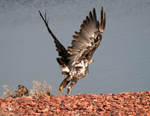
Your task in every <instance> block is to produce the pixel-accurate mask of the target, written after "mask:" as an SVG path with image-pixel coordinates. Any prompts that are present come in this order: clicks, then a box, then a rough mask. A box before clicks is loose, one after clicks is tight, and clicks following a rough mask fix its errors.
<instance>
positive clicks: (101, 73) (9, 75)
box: [0, 0, 150, 96]
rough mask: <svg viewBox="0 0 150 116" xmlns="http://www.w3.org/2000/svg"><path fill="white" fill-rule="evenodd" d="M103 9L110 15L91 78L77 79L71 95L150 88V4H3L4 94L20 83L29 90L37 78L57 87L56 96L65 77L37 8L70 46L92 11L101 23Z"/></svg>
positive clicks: (26, 0)
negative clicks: (93, 10) (75, 34)
mask: <svg viewBox="0 0 150 116" xmlns="http://www.w3.org/2000/svg"><path fill="white" fill-rule="evenodd" d="M101 6H103V7H104V11H105V12H106V29H105V32H104V35H103V40H102V42H101V45H100V46H99V48H98V49H97V50H96V52H95V54H94V55H93V57H92V59H93V60H94V63H92V64H90V66H89V70H90V72H89V75H88V76H86V77H84V78H83V79H81V80H80V81H78V83H77V85H76V86H74V88H73V89H72V92H71V95H75V94H79V93H93V94H101V93H105V94H107V93H122V92H137V91H148V90H150V1H149V0H132V1H130V0H111V1H110V0H98V1H97V0H94V1H93V0H82V1H81V0H72V1H70V0H43V1H40V0H32V1H30V0H22V1H18V0H13V1H10V0H1V1H0V96H2V95H3V92H4V88H3V87H2V86H3V85H8V86H9V87H10V89H11V91H13V90H14V89H15V88H17V85H18V84H22V85H25V86H26V87H27V88H28V89H29V90H30V89H32V88H33V81H34V80H38V81H40V82H41V83H43V82H44V80H45V81H46V82H47V83H48V84H49V85H51V86H52V87H53V89H52V91H51V92H52V94H54V95H58V94H57V90H58V87H59V84H60V83H61V82H62V80H63V79H64V77H63V76H62V75H61V69H60V68H59V65H58V63H57V61H56V57H58V53H57V52H56V50H55V49H56V48H55V45H54V42H53V39H52V37H51V36H50V34H49V33H48V31H47V29H46V27H45V25H44V23H43V21H42V19H41V17H40V15H39V13H38V10H40V11H41V12H42V13H44V12H45V10H46V11H47V17H49V26H50V28H51V29H52V31H53V32H54V34H55V35H56V37H57V38H58V39H59V40H60V42H61V43H62V44H63V45H64V46H65V47H67V46H70V45H71V41H72V39H73V38H72V35H73V34H74V31H79V29H80V25H81V23H82V21H83V20H84V19H85V17H86V16H87V15H88V13H89V11H91V10H92V9H93V8H94V7H95V8H96V11H97V15H98V16H97V18H98V19H99V17H100V16H99V15H100V10H101ZM63 91H64V94H63V95H65V94H66V89H64V90H63Z"/></svg>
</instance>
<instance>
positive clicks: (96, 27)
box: [67, 7, 106, 66]
mask: <svg viewBox="0 0 150 116" xmlns="http://www.w3.org/2000/svg"><path fill="white" fill-rule="evenodd" d="M100 17H101V23H99V21H97V16H96V11H95V8H94V9H93V12H91V11H90V12H89V16H87V17H86V19H85V20H84V21H83V23H82V24H81V26H80V27H81V29H80V31H79V32H75V34H76V35H73V38H74V39H75V40H72V46H71V47H68V50H67V51H68V53H69V54H71V55H70V56H69V57H68V59H70V61H69V64H68V65H69V66H73V65H75V64H76V63H78V62H80V61H81V60H82V59H83V58H86V59H90V58H91V57H92V55H93V53H94V52H95V50H96V49H97V47H98V46H99V44H100V42H101V39H102V35H103V32H104V29H105V23H106V14H105V13H103V7H102V9H101V16H100Z"/></svg>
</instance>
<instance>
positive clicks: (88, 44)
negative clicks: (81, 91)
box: [39, 7, 106, 95]
mask: <svg viewBox="0 0 150 116" xmlns="http://www.w3.org/2000/svg"><path fill="white" fill-rule="evenodd" d="M39 13H40V16H41V18H42V19H43V21H44V23H45V25H46V27H47V29H48V32H49V33H50V34H51V36H52V37H53V39H54V42H55V44H56V47H57V49H56V50H57V51H58V53H59V56H60V57H59V58H57V62H58V63H59V65H60V67H61V69H62V75H63V76H64V77H65V79H64V80H63V81H62V83H61V84H60V86H59V90H58V92H59V95H60V93H63V92H62V89H63V88H65V87H66V88H67V89H68V90H67V93H68V94H70V92H71V88H72V87H73V86H74V85H75V84H76V83H77V81H78V80H79V79H81V78H83V77H85V76H86V75H88V72H89V70H88V65H89V64H90V63H91V62H92V60H91V57H92V56H93V53H94V52H95V50H96V49H97V47H98V46H99V45H100V42H101V40H102V35H103V32H104V29H105V24H106V14H105V13H103V7H102V9H101V14H100V15H101V22H100V23H99V21H98V20H97V17H96V11H95V8H94V9H93V13H92V12H89V16H87V17H86V19H85V20H84V21H83V23H82V24H81V26H80V27H81V29H80V31H79V32H75V35H73V38H74V40H72V43H71V44H72V46H69V47H68V49H67V50H66V48H65V47H64V46H63V45H62V44H61V43H60V42H59V41H58V39H57V38H56V37H55V35H54V34H53V32H52V31H51V29H50V28H49V26H48V20H47V18H46V13H45V17H43V16H42V14H41V12H40V11H39ZM70 81H71V84H70V87H67V84H68V83H69V82H70Z"/></svg>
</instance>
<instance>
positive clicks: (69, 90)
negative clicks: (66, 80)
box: [66, 86, 71, 95]
mask: <svg viewBox="0 0 150 116" xmlns="http://www.w3.org/2000/svg"><path fill="white" fill-rule="evenodd" d="M66 88H67V94H69V95H70V92H71V87H68V86H66Z"/></svg>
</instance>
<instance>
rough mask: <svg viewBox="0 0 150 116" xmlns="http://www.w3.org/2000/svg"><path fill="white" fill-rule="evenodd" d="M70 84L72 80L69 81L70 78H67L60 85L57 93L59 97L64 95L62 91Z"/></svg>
mask: <svg viewBox="0 0 150 116" xmlns="http://www.w3.org/2000/svg"><path fill="white" fill-rule="evenodd" d="M69 82H70V80H68V78H65V79H64V80H63V81H62V83H61V84H60V85H59V90H58V91H57V93H59V95H60V94H61V93H63V91H62V89H63V88H65V87H66V85H67V84H68V83H69Z"/></svg>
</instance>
